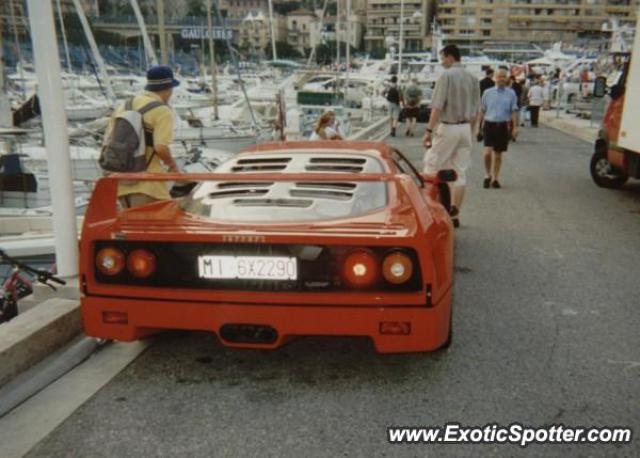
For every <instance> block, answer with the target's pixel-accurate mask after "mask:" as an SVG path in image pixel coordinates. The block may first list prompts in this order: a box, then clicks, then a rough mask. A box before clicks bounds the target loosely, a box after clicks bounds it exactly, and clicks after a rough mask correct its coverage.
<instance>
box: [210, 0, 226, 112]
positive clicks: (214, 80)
mask: <svg viewBox="0 0 640 458" xmlns="http://www.w3.org/2000/svg"><path fill="white" fill-rule="evenodd" d="M211 1H212V0H207V32H208V35H209V61H210V62H209V65H211V93H212V95H213V119H214V120H216V121H217V120H219V119H220V116H219V113H218V66H217V64H216V47H215V46H214V43H213V19H212V17H211ZM224 32H225V33H226V30H224Z"/></svg>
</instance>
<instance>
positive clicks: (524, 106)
mask: <svg viewBox="0 0 640 458" xmlns="http://www.w3.org/2000/svg"><path fill="white" fill-rule="evenodd" d="M520 87H521V88H522V92H521V93H520V102H519V106H520V115H519V116H518V118H519V120H520V126H521V127H524V126H525V123H526V121H527V119H528V118H529V117H530V116H529V115H530V113H529V84H528V80H527V79H526V78H524V77H523V78H522V79H521V81H520Z"/></svg>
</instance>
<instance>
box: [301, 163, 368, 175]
mask: <svg viewBox="0 0 640 458" xmlns="http://www.w3.org/2000/svg"><path fill="white" fill-rule="evenodd" d="M304 169H305V170H306V171H307V172H343V173H360V172H362V167H356V166H349V165H338V164H326V165H307V166H306V167H305V168H304Z"/></svg>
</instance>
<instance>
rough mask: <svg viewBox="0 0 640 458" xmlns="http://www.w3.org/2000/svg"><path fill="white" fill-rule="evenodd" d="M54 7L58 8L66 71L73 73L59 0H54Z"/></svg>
mask: <svg viewBox="0 0 640 458" xmlns="http://www.w3.org/2000/svg"><path fill="white" fill-rule="evenodd" d="M56 9H57V10H58V21H59V22H60V33H62V43H63V44H64V57H65V58H66V59H67V71H68V72H69V73H73V68H72V67H71V57H70V56H69V43H67V32H65V30H64V19H63V17H62V7H61V6H60V0H56Z"/></svg>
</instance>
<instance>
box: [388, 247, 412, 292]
mask: <svg viewBox="0 0 640 458" xmlns="http://www.w3.org/2000/svg"><path fill="white" fill-rule="evenodd" d="M382 275H383V276H384V279H385V280H387V281H388V282H389V283H392V284H394V285H399V284H402V283H405V282H407V281H408V280H409V279H410V278H411V276H412V275H413V262H412V261H411V258H409V256H407V255H406V254H404V253H401V252H399V251H396V252H394V253H391V254H389V255H387V256H386V257H385V258H384V261H383V262H382Z"/></svg>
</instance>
